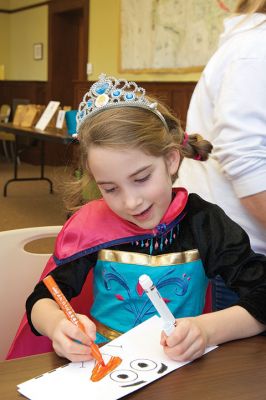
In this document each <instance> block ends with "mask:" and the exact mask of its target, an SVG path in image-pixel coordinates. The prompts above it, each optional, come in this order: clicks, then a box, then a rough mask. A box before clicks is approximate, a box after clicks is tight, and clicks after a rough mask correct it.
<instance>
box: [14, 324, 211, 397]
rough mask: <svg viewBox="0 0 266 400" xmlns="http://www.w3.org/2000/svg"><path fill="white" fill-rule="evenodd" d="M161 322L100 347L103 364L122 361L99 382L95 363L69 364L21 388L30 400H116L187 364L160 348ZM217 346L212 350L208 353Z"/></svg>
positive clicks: (141, 327)
mask: <svg viewBox="0 0 266 400" xmlns="http://www.w3.org/2000/svg"><path fill="white" fill-rule="evenodd" d="M161 331H162V322H161V319H160V318H159V317H157V316H154V317H152V318H150V319H149V320H147V321H145V322H143V323H142V324H140V325H138V326H137V327H136V328H133V329H131V330H130V331H129V332H127V333H125V334H124V335H121V336H120V337H119V338H117V339H115V340H113V341H112V342H110V343H108V344H106V345H105V346H103V347H101V353H102V355H103V358H104V361H105V362H108V360H109V359H110V356H119V357H121V358H122V360H123V362H122V363H121V364H120V365H119V367H118V368H117V369H116V370H115V371H113V372H111V373H110V374H108V375H107V376H106V377H104V378H103V379H102V380H101V381H99V382H92V381H91V380H90V376H91V372H92V369H93V367H94V365H95V362H94V361H89V362H84V363H80V362H78V363H69V364H67V365H65V366H63V367H59V368H57V369H55V370H53V371H50V372H47V373H45V374H43V375H41V376H39V377H36V378H33V379H31V380H29V381H26V382H24V383H21V384H20V385H18V391H19V392H20V393H21V394H23V395H24V396H26V397H28V398H29V399H31V400H47V399H49V400H55V399H64V400H73V399H76V398H78V399H79V400H83V399H84V400H85V399H86V400H87V399H88V398H90V399H93V400H103V399H105V400H115V399H119V398H121V397H123V396H125V395H127V394H129V393H131V392H134V391H135V390H138V389H140V388H141V387H143V386H145V385H147V384H149V383H150V382H153V381H155V380H156V379H159V378H161V377H162V376H163V375H166V374H168V373H169V372H171V371H173V370H175V369H177V368H180V367H182V366H183V365H186V364H188V363H187V362H186V363H180V362H176V361H172V360H170V359H169V358H168V357H167V356H166V355H165V354H164V352H163V349H162V346H161V345H160V336H161ZM216 347H217V346H213V347H209V348H207V349H206V352H205V354H206V353H208V352H209V351H211V350H214V349H215V348H216Z"/></svg>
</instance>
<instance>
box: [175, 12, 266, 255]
mask: <svg viewBox="0 0 266 400" xmlns="http://www.w3.org/2000/svg"><path fill="white" fill-rule="evenodd" d="M242 20H243V21H242ZM265 21H266V15H264V14H253V15H251V16H249V17H248V18H247V17H246V16H243V15H241V16H235V17H232V18H229V19H226V20H225V22H224V25H225V30H224V32H223V34H222V35H221V36H220V44H219V48H218V50H217V51H216V53H215V54H214V55H213V56H212V58H211V59H210V61H209V62H208V64H207V66H206V68H205V69H204V71H203V73H202V76H201V78H200V80H199V82H198V84H197V86H196V88H195V91H194V93H193V96H192V99H191V103H190V106H189V110H188V116H187V133H188V134H192V133H199V134H202V136H203V137H204V138H206V139H208V140H209V141H211V142H212V144H213V146H214V149H213V151H212V154H211V156H210V159H209V160H208V161H207V162H200V161H195V160H191V159H186V158H185V159H184V161H183V163H182V165H181V167H180V173H179V179H178V180H177V181H176V182H175V184H174V186H184V187H186V188H187V189H188V190H189V191H190V192H195V193H198V194H199V195H200V196H202V197H203V198H204V199H206V200H208V201H210V202H213V203H216V204H218V205H219V206H220V207H221V208H223V209H224V211H225V212H226V214H227V215H228V216H229V217H231V218H232V219H233V220H235V221H236V222H237V223H238V224H239V225H241V226H242V227H243V228H244V229H245V231H246V232H247V233H248V234H249V237H250V240H251V245H252V247H253V249H254V250H255V251H256V252H259V253H264V254H266V230H265V229H263V227H262V225H261V224H259V223H258V222H257V221H256V219H255V218H253V217H252V216H251V215H250V214H249V213H248V211H247V210H246V209H245V208H244V207H243V206H242V204H241V203H240V201H239V198H242V197H246V196H250V195H253V194H256V193H260V192H262V191H264V190H266V22H265Z"/></svg>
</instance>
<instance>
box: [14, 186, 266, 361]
mask: <svg viewBox="0 0 266 400" xmlns="http://www.w3.org/2000/svg"><path fill="white" fill-rule="evenodd" d="M52 264H53V265H52ZM51 265H52V266H51ZM92 270H93V303H92V306H91V307H90V306H89V298H90V297H91V293H88V291H86V290H85V292H84V283H86V281H87V280H88V276H89V271H92ZM254 270H256V274H255V279H254V278H253V276H254ZM48 272H50V273H51V275H53V277H54V278H55V280H56V282H57V283H58V285H59V286H60V288H61V290H62V291H63V293H64V294H65V296H66V297H67V298H68V299H69V300H70V299H72V298H73V297H75V296H78V297H77V298H78V299H79V302H76V304H75V306H74V307H75V310H76V311H77V312H82V313H86V314H88V315H89V316H90V317H92V318H93V320H94V321H95V323H96V327H97V342H98V343H99V342H106V341H107V340H110V339H113V338H115V337H117V336H119V334H121V333H123V332H126V331H127V330H129V329H131V328H133V327H134V326H136V325H138V324H139V323H141V322H142V321H145V320H146V319H147V318H150V317H151V316H152V315H154V314H155V313H156V310H155V309H154V307H153V305H152V304H151V302H150V300H149V299H148V297H147V296H146V295H145V293H143V290H142V289H141V287H140V286H139V284H138V278H139V276H140V275H142V274H148V275H149V276H150V277H151V279H152V280H153V282H154V283H155V285H156V286H157V288H158V289H159V291H160V293H161V295H162V297H163V298H164V300H165V302H166V303H167V305H168V307H169V308H170V310H171V311H172V313H173V314H174V315H175V317H177V318H180V317H185V316H196V315H199V314H201V313H202V312H203V309H204V304H205V295H206V289H207V286H208V281H209V279H210V278H211V277H213V276H214V275H215V274H217V273H221V274H223V275H224V277H225V279H226V280H227V281H228V284H230V285H231V286H232V287H234V288H235V290H237V291H238V293H239V294H240V295H241V300H240V302H239V304H240V305H242V306H243V307H245V308H246V309H247V310H248V311H249V312H250V313H251V314H252V315H254V317H255V318H257V319H258V320H260V321H261V322H266V311H265V308H266V307H265V299H266V258H265V257H264V256H262V255H256V254H254V253H253V252H252V250H251V249H250V246H249V240H248V237H247V235H246V234H245V232H244V231H243V230H242V229H241V228H240V227H239V226H238V225H236V224H235V223H234V222H232V221H231V220H230V219H229V218H228V217H227V216H226V215H225V214H224V212H223V211H222V210H221V209H220V208H219V207H217V206H215V205H213V204H211V203H207V202H205V201H204V200H202V199H201V198H200V197H199V196H197V195H195V194H192V195H190V196H188V194H187V191H186V190H185V189H183V188H178V189H174V191H173V200H172V203H171V205H170V206H169V208H168V210H167V211H166V213H165V215H164V216H163V218H162V220H161V221H160V224H159V225H158V226H157V227H155V228H154V229H153V230H150V229H147V230H144V229H142V228H140V227H138V226H136V225H134V224H133V223H131V222H128V221H125V220H123V219H121V218H120V217H119V216H117V215H116V214H114V213H113V212H112V211H111V210H110V209H109V208H108V206H107V205H106V203H105V202H104V201H103V200H95V201H92V202H90V203H88V204H86V205H85V206H83V207H82V208H81V209H80V210H79V211H78V212H77V213H75V214H74V215H73V216H72V217H71V218H70V219H69V220H68V221H67V223H66V224H65V225H64V227H63V229H62V231H61V232H60V233H59V235H58V238H57V242H56V248H55V252H54V255H53V258H52V259H51V260H50V262H49V263H48V266H47V267H46V270H45V272H44V275H45V274H46V273H48ZM258 279H259V281H258ZM259 282H262V283H261V284H260V283H259ZM85 287H86V285H85ZM81 295H82V296H81ZM44 297H51V295H50V293H49V292H48V291H47V289H46V288H45V286H44V284H43V283H42V282H40V283H39V284H38V285H37V286H36V288H35V290H34V292H33V293H32V294H31V295H30V296H29V298H28V300H27V314H28V320H29V323H30V325H31V328H32V330H33V332H34V333H35V334H36V335H38V332H36V331H35V329H34V327H33V326H32V324H31V320H30V314H31V309H32V307H33V305H34V304H35V302H36V301H37V300H39V299H41V298H44ZM84 306H85V308H86V307H87V309H84ZM80 307H83V309H81V308H80ZM26 326H27V329H26V328H25V325H24V327H23V328H22V329H21V332H19V333H18V335H17V338H16V340H15V342H14V345H13V347H12V348H11V351H10V353H9V357H12V356H13V357H14V355H15V354H16V352H17V354H21V353H19V352H21V351H23V349H22V347H23V346H22V345H23V341H24V349H25V341H27V337H26V336H27V335H28V334H29V325H26ZM25 329H26V330H27V335H25V334H24V333H23V330H24V331H25ZM23 336H24V337H23ZM32 336H34V335H33V334H32ZM21 338H22V339H23V340H22V339H21ZM35 338H38V336H35ZM35 340H36V339H35ZM32 350H33V349H32V348H31V351H32ZM38 352H40V349H39V348H38Z"/></svg>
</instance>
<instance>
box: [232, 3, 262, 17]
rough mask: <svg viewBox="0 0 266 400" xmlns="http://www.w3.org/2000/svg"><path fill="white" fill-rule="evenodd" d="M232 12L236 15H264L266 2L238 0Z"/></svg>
mask: <svg viewBox="0 0 266 400" xmlns="http://www.w3.org/2000/svg"><path fill="white" fill-rule="evenodd" d="M234 12H235V13H237V14H253V13H262V14H266V0H238V1H237V3H236V6H235V8H234Z"/></svg>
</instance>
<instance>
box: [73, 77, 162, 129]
mask: <svg viewBox="0 0 266 400" xmlns="http://www.w3.org/2000/svg"><path fill="white" fill-rule="evenodd" d="M115 107H140V108H145V109H147V110H150V111H152V112H153V113H154V114H156V115H157V116H158V117H159V118H160V120H161V121H162V123H163V124H164V126H165V127H166V129H168V126H167V123H166V121H165V119H164V117H163V115H162V114H161V113H160V111H158V110H157V103H152V102H150V101H149V100H148V99H147V98H146V97H145V89H143V88H142V87H140V86H138V85H137V84H136V83H135V82H128V81H127V80H125V79H116V78H114V77H111V76H106V75H105V74H101V75H100V76H99V80H98V81H97V82H95V83H94V84H93V85H92V86H91V88H90V90H89V91H88V92H87V93H85V95H84V97H83V100H82V102H81V103H80V105H79V109H78V112H77V117H76V118H77V132H78V131H79V129H80V126H81V125H82V123H83V122H84V121H85V120H86V119H87V118H89V117H91V116H93V115H95V114H97V113H99V112H100V111H103V110H106V109H109V108H115Z"/></svg>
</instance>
